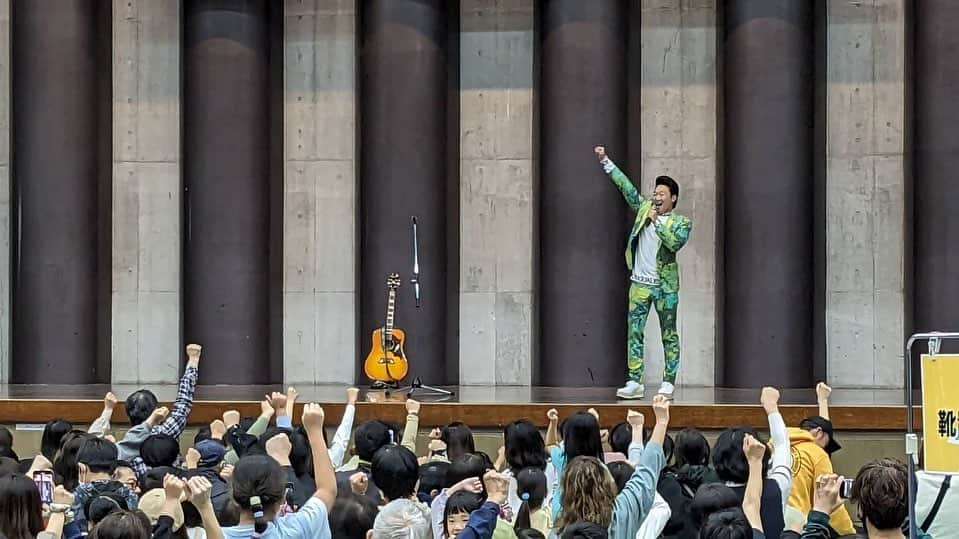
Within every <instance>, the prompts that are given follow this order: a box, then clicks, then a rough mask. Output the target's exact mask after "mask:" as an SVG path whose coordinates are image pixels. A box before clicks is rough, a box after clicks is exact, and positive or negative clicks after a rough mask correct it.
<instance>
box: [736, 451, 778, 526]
mask: <svg viewBox="0 0 959 539" xmlns="http://www.w3.org/2000/svg"><path fill="white" fill-rule="evenodd" d="M743 453H745V454H746V460H747V461H748V462H749V480H748V481H746V493H745V495H744V496H743V513H745V514H746V520H748V521H749V525H750V526H751V527H752V528H753V529H754V530H759V531H763V520H762V513H761V510H760V506H761V505H762V497H763V456H764V455H765V454H766V446H764V445H763V444H762V442H760V441H759V440H757V439H755V438H753V437H752V435H750V434H747V435H746V436H744V437H743ZM784 496H785V495H784Z"/></svg>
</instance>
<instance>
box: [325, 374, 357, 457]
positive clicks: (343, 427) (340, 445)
mask: <svg viewBox="0 0 959 539" xmlns="http://www.w3.org/2000/svg"><path fill="white" fill-rule="evenodd" d="M359 394H360V390H359V389H357V388H355V387H351V388H349V389H347V390H346V408H344V409H343V419H341V420H340V426H339V427H337V428H336V434H334V435H333V442H332V443H331V444H330V461H331V462H332V463H333V467H334V468H337V467H339V466H342V465H343V458H344V457H346V449H347V448H348V447H349V445H350V433H351V432H353V420H354V418H355V417H356V399H357V397H358V396H359Z"/></svg>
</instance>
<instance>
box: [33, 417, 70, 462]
mask: <svg viewBox="0 0 959 539" xmlns="http://www.w3.org/2000/svg"><path fill="white" fill-rule="evenodd" d="M71 430H73V425H71V424H70V422H69V421H65V420H63V419H51V420H50V421H47V424H46V425H44V427H43V436H42V437H41V438H40V454H41V455H43V456H44V457H46V458H47V460H49V461H50V462H53V459H54V457H56V455H57V451H59V450H60V446H61V445H62V444H63V437H64V436H66V435H67V433H68V432H70V431H71Z"/></svg>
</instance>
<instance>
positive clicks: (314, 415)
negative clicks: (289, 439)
mask: <svg viewBox="0 0 959 539" xmlns="http://www.w3.org/2000/svg"><path fill="white" fill-rule="evenodd" d="M324 419H326V414H325V413H324V412H323V407H322V406H320V405H319V404H316V403H313V402H311V403H308V404H306V405H305V406H303V419H302V421H303V427H304V428H305V429H306V430H314V429H322V428H323V421H324Z"/></svg>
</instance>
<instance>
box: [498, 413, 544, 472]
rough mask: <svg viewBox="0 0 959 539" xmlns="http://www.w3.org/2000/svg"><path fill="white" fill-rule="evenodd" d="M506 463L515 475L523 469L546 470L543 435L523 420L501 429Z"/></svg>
mask: <svg viewBox="0 0 959 539" xmlns="http://www.w3.org/2000/svg"><path fill="white" fill-rule="evenodd" d="M503 445H504V446H505V448H506V463H507V464H508V465H509V469H510V471H512V472H513V475H516V474H518V473H519V472H520V470H522V469H523V468H529V467H533V468H539V469H540V470H545V469H546V443H545V442H544V441H543V435H542V434H541V433H540V432H539V429H537V428H536V427H535V426H534V425H533V424H532V423H530V422H529V421H527V420H525V419H518V420H516V421H513V422H512V423H510V424H509V425H506V428H505V429H503Z"/></svg>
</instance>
